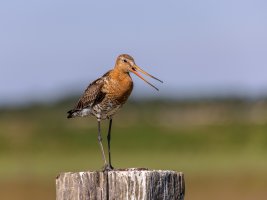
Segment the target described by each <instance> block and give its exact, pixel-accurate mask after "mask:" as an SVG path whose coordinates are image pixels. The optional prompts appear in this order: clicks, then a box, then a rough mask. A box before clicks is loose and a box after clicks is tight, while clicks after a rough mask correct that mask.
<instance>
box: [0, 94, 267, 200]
mask: <svg viewBox="0 0 267 200" xmlns="http://www.w3.org/2000/svg"><path fill="white" fill-rule="evenodd" d="M73 102H75V100H72V99H71V100H65V101H62V102H59V103H56V104H49V105H40V104H32V105H29V106H24V107H16V108H11V107H9V108H2V109H0V127H1V129H0V199H10V200H12V199H25V200H31V199H55V177H56V176H57V175H58V174H59V173H60V172H66V171H85V170H99V169H100V168H101V167H102V165H103V162H102V158H101V153H100V149H99V146H98V143H97V129H96V128H97V122H96V120H95V119H94V118H78V119H66V111H67V110H68V109H70V108H72V106H73ZM107 126H108V121H103V122H102V133H103V138H104V145H105V147H106V132H107ZM111 145H112V161H113V165H114V167H115V168H132V167H146V168H150V169H172V170H177V171H182V172H184V174H185V181H186V199H190V200H191V199H192V200H194V199H195V200H202V199H203V200H204V199H205V200H209V199H211V200H214V199H216V200H217V199H218V200H220V199H233V200H238V199H242V200H246V199H249V200H251V199H262V200H263V199H266V197H267V103H266V101H264V100H261V101H244V100H239V99H222V100H191V101H174V100H172V101H168V100H164V101H163V100H158V101H155V100H154V101H150V100H145V101H144V100H143V101H134V102H133V101H132V102H129V103H127V104H126V105H125V106H124V107H123V109H122V110H121V111H120V112H119V113H118V114H117V115H116V116H115V117H114V123H113V129H112V144H111Z"/></svg>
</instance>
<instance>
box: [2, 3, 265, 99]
mask: <svg viewBox="0 0 267 200" xmlns="http://www.w3.org/2000/svg"><path fill="white" fill-rule="evenodd" d="M266 10H267V1H265V0H250V1H248V0H218V1H213V0H202V1H193V0H183V1H181V0H179V1H177V0H176V1H141V0H136V1H132V2H130V1H125V0H124V1H97V2H96V1H88V0H86V1H85V0H79V1H70V0H46V1H37V0H31V1H30V0H25V1H20V0H10V1H1V2H0V29H1V31H0V55H1V58H0V70H1V71H0V73H1V79H0V95H1V96H0V104H1V103H20V102H25V101H32V100H41V99H42V100H47V99H51V98H56V97H60V96H62V95H67V94H70V93H72V92H76V93H79V92H80V93H82V92H83V90H84V89H85V87H86V86H87V85H88V84H89V83H90V82H91V81H93V80H94V79H96V78H98V77H99V76H101V75H102V74H104V73H105V72H106V71H107V70H109V69H110V68H112V67H113V66H114V62H115V59H116V57H117V56H118V55H119V54H121V53H128V54H130V55H132V56H133V57H134V58H135V61H136V63H137V64H138V65H139V66H140V67H142V68H143V69H145V70H146V71H148V72H149V73H151V74H153V75H155V76H156V77H159V78H160V79H162V80H163V81H164V84H160V83H157V82H154V81H151V82H152V83H154V84H155V85H157V86H158V87H159V88H160V92H159V93H158V92H156V91H154V90H153V88H150V87H149V86H148V85H146V84H145V83H144V82H143V81H142V80H140V79H138V78H137V77H133V76H134V75H132V77H133V79H134V82H135V90H134V94H133V95H134V96H140V95H150V96H152V97H158V96H164V95H171V96H177V97H186V96H190V95H207V94H208V95H210V94H211V95H221V94H227V93H231V94H245V95H248V96H255V95H260V94H266V93H267V92H266V91H267V20H266V19H267V12H266Z"/></svg>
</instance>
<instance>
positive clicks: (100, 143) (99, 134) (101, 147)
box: [97, 119, 107, 169]
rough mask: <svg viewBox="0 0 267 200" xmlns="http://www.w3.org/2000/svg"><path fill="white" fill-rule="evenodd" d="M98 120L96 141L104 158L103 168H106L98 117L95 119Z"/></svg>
mask: <svg viewBox="0 0 267 200" xmlns="http://www.w3.org/2000/svg"><path fill="white" fill-rule="evenodd" d="M97 122H98V137H97V138H98V143H99V145H100V149H101V152H102V158H103V160H104V169H106V167H107V160H106V156H105V152H104V148H103V144H102V136H101V129H100V119H97Z"/></svg>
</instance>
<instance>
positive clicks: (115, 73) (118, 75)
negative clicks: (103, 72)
mask: <svg viewBox="0 0 267 200" xmlns="http://www.w3.org/2000/svg"><path fill="white" fill-rule="evenodd" d="M111 77H112V78H114V79H116V80H125V79H126V80H131V77H130V74H129V72H126V71H123V70H121V69H120V68H116V67H115V68H114V69H113V70H112V72H111Z"/></svg>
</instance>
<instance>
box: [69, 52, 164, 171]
mask: <svg viewBox="0 0 267 200" xmlns="http://www.w3.org/2000/svg"><path fill="white" fill-rule="evenodd" d="M138 71H139V72H142V73H143V74H145V75H147V76H150V77H151V78H154V79H156V80H157V81H160V82H162V81H161V80H159V79H158V78H156V77H154V76H152V75H150V74H148V73H147V72H145V71H144V70H142V69H141V68H140V67H138V66H137V65H136V64H135V62H134V59H133V57H131V56H129V55H127V54H122V55H120V56H118V58H117V60H116V64H115V67H114V68H113V69H112V70H110V71H108V72H107V73H105V74H104V75H103V76H102V77H101V78H98V79H96V80H95V81H94V82H92V83H91V84H90V85H89V86H88V87H87V88H86V90H85V92H84V93H83V95H82V96H81V98H80V99H79V101H78V103H77V105H76V106H75V108H74V109H72V110H70V111H68V118H73V117H84V116H88V115H92V116H95V117H96V119H97V122H98V143H99V145H100V148H101V152H102V158H103V160H104V170H112V169H113V167H112V165H111V155H110V140H111V126H112V117H113V115H114V114H115V113H116V112H117V111H118V110H119V109H120V108H121V107H122V105H123V104H124V103H125V102H126V101H127V99H128V97H129V96H130V94H131V92H132V89H133V81H132V78H131V76H130V74H129V72H132V73H134V74H135V75H137V76H138V77H139V78H141V79H142V80H144V81H145V82H146V83H148V84H149V85H151V86H152V87H153V88H155V89H156V90H158V88H156V87H155V86H154V85H152V84H151V83H149V82H148V81H147V80H146V79H144V78H143V77H142V76H141V75H140V74H139V73H138ZM162 83H163V82H162ZM104 119H109V128H108V135H107V140H108V158H109V162H108V163H107V161H106V157H105V152H104V148H103V145H102V136H101V129H100V122H101V120H104Z"/></svg>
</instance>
